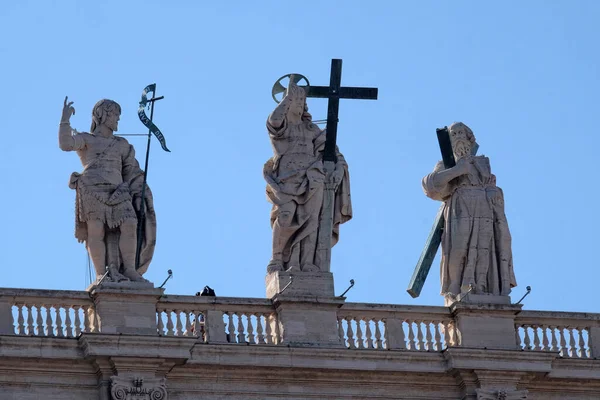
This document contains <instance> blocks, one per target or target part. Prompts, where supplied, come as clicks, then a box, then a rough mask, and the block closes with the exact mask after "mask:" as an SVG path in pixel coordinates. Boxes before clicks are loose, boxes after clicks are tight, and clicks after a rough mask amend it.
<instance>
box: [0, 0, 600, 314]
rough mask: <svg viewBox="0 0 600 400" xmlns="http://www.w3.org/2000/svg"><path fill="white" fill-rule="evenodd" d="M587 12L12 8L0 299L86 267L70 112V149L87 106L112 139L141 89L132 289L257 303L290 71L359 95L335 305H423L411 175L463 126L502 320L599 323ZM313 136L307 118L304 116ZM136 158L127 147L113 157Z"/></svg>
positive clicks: (421, 223)
mask: <svg viewBox="0 0 600 400" xmlns="http://www.w3.org/2000/svg"><path fill="white" fill-rule="evenodd" d="M599 15H600V3H597V2H595V1H572V2H567V1H560V2H559V1H528V2H517V1H509V2H479V1H452V2H450V1H418V2H417V1H413V2H407V1H406V2H405V1H391V0H390V1H378V2H376V1H368V2H367V1H343V2H342V1H329V2H325V1H303V2H283V1H253V2H250V1H220V2H217V1H213V2H208V1H205V2H197V1H172V2H164V1H145V2H141V1H128V2H122V1H112V0H106V1H102V2H76V1H11V2H6V4H3V7H2V12H1V13H0V35H1V36H2V38H3V40H2V41H1V42H0V60H2V63H1V64H0V71H1V76H2V77H3V80H2V86H1V87H2V96H1V97H0V110H1V113H2V122H3V140H2V145H1V146H0V177H1V179H2V181H3V195H2V196H0V208H1V209H2V210H3V211H4V213H3V217H2V219H1V224H0V227H1V229H0V246H1V248H0V266H1V268H2V271H3V272H2V275H1V278H0V286H3V287H33V288H51V289H75V290H81V289H84V288H85V287H86V286H87V283H88V282H87V278H86V274H87V272H86V271H87V256H86V252H85V250H84V247H83V245H81V244H79V243H77V241H76V239H75V238H74V237H73V230H74V213H73V208H74V196H75V193H74V192H73V191H71V190H70V189H69V188H68V186H67V183H68V178H69V175H70V174H71V172H72V171H79V170H81V165H80V163H79V159H78V157H77V156H76V154H75V153H65V152H62V151H60V150H59V148H58V142H57V129H58V123H59V119H60V113H61V107H62V101H63V99H64V96H65V95H68V96H69V98H70V99H71V100H73V101H74V102H75V107H76V110H77V114H76V115H75V116H74V117H73V118H72V124H73V126H74V127H76V128H77V129H78V130H80V131H81V130H88V129H89V125H90V113H91V109H92V107H93V105H94V103H95V102H96V101H97V100H99V99H101V98H111V99H114V100H116V101H118V102H119V103H120V104H121V106H122V108H123V115H122V116H121V122H120V128H119V131H120V133H143V132H144V127H143V126H142V124H141V123H140V122H139V120H138V118H137V115H136V110H137V105H138V102H139V100H140V94H141V91H142V89H143V88H144V87H145V86H146V85H147V84H150V83H153V82H156V83H157V92H158V94H159V95H164V96H165V100H163V101H162V102H160V103H158V104H157V108H156V114H155V122H156V124H157V125H158V126H159V127H160V128H161V130H162V131H163V133H164V134H165V137H166V139H167V144H168V146H169V148H170V149H171V151H172V152H171V153H165V152H163V151H162V150H161V149H160V148H159V146H158V143H157V142H156V141H154V142H153V144H152V152H151V160H150V167H149V171H148V172H149V178H148V181H149V184H150V187H151V188H152V191H153V193H154V197H155V204H156V209H157V215H158V224H159V227H158V229H159V233H158V245H157V248H156V253H155V258H154V261H153V264H152V265H151V266H150V269H149V271H148V273H147V275H146V277H147V278H149V279H151V280H152V281H154V282H155V283H157V284H160V283H161V282H162V280H163V279H164V278H165V277H166V271H167V270H168V269H172V270H173V271H174V279H173V280H171V281H170V282H169V283H168V284H167V289H168V292H170V293H177V294H194V293H195V292H196V291H199V290H201V289H202V287H204V285H207V284H208V285H210V286H212V287H213V288H214V289H215V290H216V292H217V294H218V295H222V296H240V297H263V296H264V276H265V268H266V265H267V263H268V261H269V257H270V248H271V230H270V227H269V211H270V204H269V203H268V202H267V201H266V198H265V194H264V189H265V182H264V180H263V178H262V166H263V164H264V162H265V161H266V160H267V159H268V158H269V157H271V155H272V153H271V147H270V144H269V140H268V137H267V133H266V129H265V120H266V117H267V115H268V114H269V113H270V112H271V111H272V109H273V108H274V106H275V103H274V102H273V100H272V99H271V95H270V92H271V86H272V84H273V83H274V82H275V80H276V79H277V78H278V77H280V76H281V75H284V74H286V73H290V72H298V73H302V74H304V75H306V76H307V77H308V78H309V79H310V81H311V83H313V84H327V83H328V82H329V68H330V62H331V61H330V60H331V59H332V58H342V59H343V60H344V70H343V76H342V83H343V84H345V85H350V86H376V87H378V88H379V100H377V101H355V100H346V101H342V103H341V106H340V123H339V127H338V144H339V146H340V149H341V150H342V152H343V153H344V155H345V157H346V159H347V160H348V163H349V165H350V173H351V184H352V197H353V207H354V215H355V216H354V219H353V220H352V221H350V222H349V223H347V224H345V225H344V226H342V230H341V240H340V243H339V244H338V246H336V247H335V248H334V250H333V261H332V271H333V272H334V276H335V284H336V292H337V293H338V294H339V293H341V292H342V291H343V290H344V289H345V288H346V287H347V286H348V281H349V280H350V279H351V278H353V279H355V281H356V286H355V287H354V289H352V290H351V291H350V293H349V294H348V301H355V302H377V303H396V304H398V303H400V304H427V305H440V304H442V303H443V299H442V297H441V296H439V273H438V271H439V267H438V265H439V260H437V259H436V261H435V262H434V266H433V268H432V271H431V273H430V275H429V278H428V280H427V283H426V285H425V287H424V289H423V293H422V295H421V297H420V298H418V299H412V298H411V297H410V296H409V295H408V294H407V293H406V291H405V289H406V287H407V284H408V281H409V279H410V276H411V275H412V271H413V268H414V266H415V263H416V261H417V259H418V257H419V254H420V253H421V250H422V247H423V244H424V241H425V239H426V237H427V234H428V233H429V230H430V227H431V223H432V221H433V218H434V216H435V213H436V210H437V208H438V206H439V204H438V203H436V202H434V201H432V200H430V199H428V198H426V197H425V195H424V194H423V192H422V190H421V187H420V182H421V178H422V177H423V176H424V175H425V174H427V173H429V172H430V171H431V169H432V168H433V167H434V165H435V163H436V162H437V160H438V159H439V149H438V146H437V141H436V136H435V128H437V127H441V126H444V125H449V124H450V123H452V122H454V121H463V122H465V123H466V124H468V125H469V126H470V127H471V128H472V129H473V131H474V132H475V135H476V136H477V140H478V142H479V144H480V146H481V147H480V153H483V154H485V155H487V156H489V157H490V159H491V163H492V170H493V171H494V172H495V174H496V175H497V177H498V185H499V186H501V187H502V188H503V189H504V192H505V200H506V213H507V217H508V220H509V225H510V228H511V231H512V235H513V252H514V263H515V272H516V276H517V282H518V283H519V286H518V287H517V288H515V290H514V291H513V300H514V301H516V300H518V298H520V296H521V295H522V294H523V293H524V292H525V286H527V285H531V286H532V287H533V293H532V294H531V295H530V296H529V297H528V298H527V300H526V301H525V303H526V306H525V307H526V308H527V309H554V310H577V311H592V312H598V311H600V306H599V304H600V302H599V301H598V297H597V292H596V291H597V285H598V281H599V280H600V268H599V266H600V264H599V262H598V260H597V258H596V254H595V253H594V252H592V251H591V250H592V249H594V248H597V247H598V238H597V237H598V235H597V226H598V223H599V221H600V218H599V217H598V212H597V210H598V205H597V203H598V201H597V197H598V193H599V189H598V177H597V173H598V172H597V171H598V160H599V159H600V158H599V157H598V151H599V149H600V139H599V134H598V126H599V125H598V120H597V115H598V111H599V110H600V100H599V97H598V93H599V92H600V80H599V77H598V70H599V66H600V52H599V51H598V45H597V44H598V39H599V34H598V31H597V27H596V25H595V24H596V22H597V20H598V17H599ZM309 107H310V111H311V112H312V114H313V116H314V118H315V119H321V118H325V115H326V107H327V104H326V101H325V100H311V101H310V102H309ZM130 139H131V140H130V141H131V142H132V143H133V144H134V145H135V147H136V150H137V154H138V159H139V160H141V161H143V154H144V153H145V146H146V143H145V139H143V138H130Z"/></svg>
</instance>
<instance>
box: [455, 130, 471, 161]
mask: <svg viewBox="0 0 600 400" xmlns="http://www.w3.org/2000/svg"><path fill="white" fill-rule="evenodd" d="M450 143H452V152H453V153H454V159H455V160H456V161H458V160H460V159H461V158H463V157H466V156H469V155H471V147H472V145H471V141H470V140H469V138H468V137H467V132H466V131H465V130H464V129H462V128H454V129H450Z"/></svg>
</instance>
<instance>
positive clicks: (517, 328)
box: [515, 325, 523, 349]
mask: <svg viewBox="0 0 600 400" xmlns="http://www.w3.org/2000/svg"><path fill="white" fill-rule="evenodd" d="M521 328H523V327H522V326H519V325H515V343H516V344H517V347H518V348H519V349H522V348H523V345H521V334H520V330H521Z"/></svg>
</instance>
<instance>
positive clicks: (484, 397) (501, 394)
mask: <svg viewBox="0 0 600 400" xmlns="http://www.w3.org/2000/svg"><path fill="white" fill-rule="evenodd" d="M475 393H477V400H524V399H527V394H528V393H529V392H528V391H527V390H513V389H499V390H496V389H493V390H490V389H475Z"/></svg>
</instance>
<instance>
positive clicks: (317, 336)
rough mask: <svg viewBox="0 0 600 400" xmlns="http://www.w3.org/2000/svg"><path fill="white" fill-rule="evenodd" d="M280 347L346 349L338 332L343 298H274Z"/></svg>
mask: <svg viewBox="0 0 600 400" xmlns="http://www.w3.org/2000/svg"><path fill="white" fill-rule="evenodd" d="M273 304H274V305H275V308H276V310H277V317H278V322H279V332H280V334H281V343H282V344H284V345H288V346H308V347H330V348H336V347H344V344H343V343H342V340H341V339H340V336H339V332H338V322H337V309H338V308H339V307H340V306H341V305H343V304H344V300H343V299H341V298H315V297H308V296H293V295H288V294H287V293H284V294H283V295H278V296H275V297H274V298H273Z"/></svg>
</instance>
